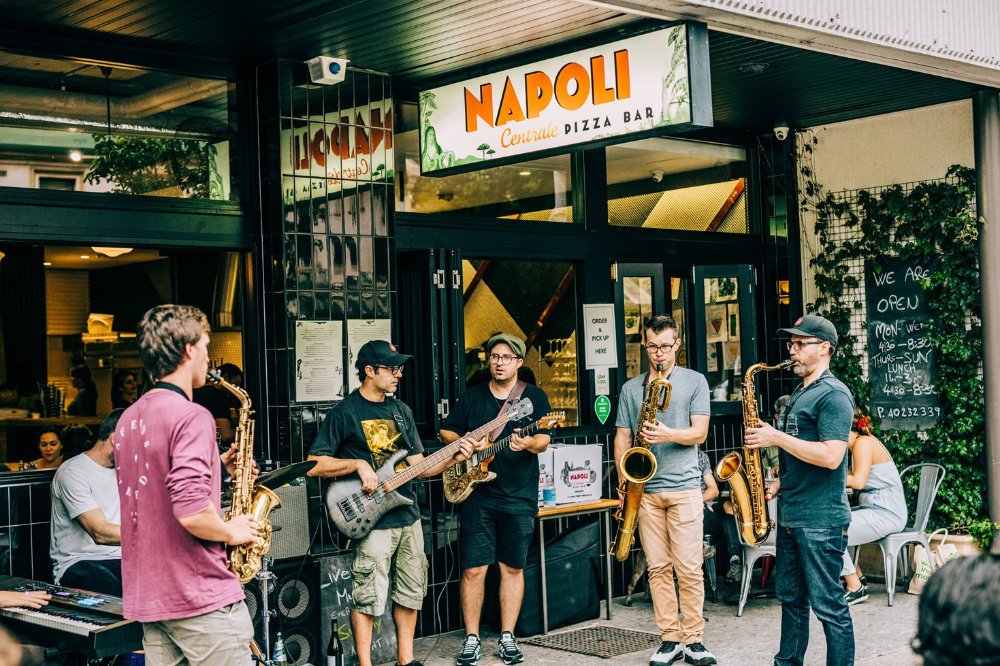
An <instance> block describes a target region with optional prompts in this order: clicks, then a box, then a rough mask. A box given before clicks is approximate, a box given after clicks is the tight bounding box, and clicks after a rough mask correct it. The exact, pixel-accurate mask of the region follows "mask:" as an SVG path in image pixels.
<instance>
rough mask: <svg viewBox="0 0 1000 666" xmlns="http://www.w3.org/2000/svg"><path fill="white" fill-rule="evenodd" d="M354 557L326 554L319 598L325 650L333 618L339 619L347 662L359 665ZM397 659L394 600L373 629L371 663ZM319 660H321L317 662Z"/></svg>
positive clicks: (322, 565)
mask: <svg viewBox="0 0 1000 666" xmlns="http://www.w3.org/2000/svg"><path fill="white" fill-rule="evenodd" d="M352 560H353V556H352V555H351V554H350V553H348V554H346V555H338V556H336V557H324V558H323V559H322V560H321V568H320V598H321V599H322V601H323V619H322V622H323V651H324V653H325V652H326V645H327V643H328V642H329V641H330V619H331V618H334V619H336V625H337V635H338V636H339V637H340V644H341V645H342V646H343V647H344V663H345V664H348V665H350V664H357V663H358V656H357V654H356V653H355V651H354V634H353V632H352V631H351V589H352V588H353V586H354V578H353V577H352V576H351V561H352ZM385 662H391V663H395V662H396V625H395V624H394V623H393V621H392V600H391V599H390V601H389V603H388V608H387V609H386V612H385V614H383V615H382V616H381V617H377V618H375V626H374V628H373V630H372V663H375V664H381V663H385ZM317 663H319V662H317Z"/></svg>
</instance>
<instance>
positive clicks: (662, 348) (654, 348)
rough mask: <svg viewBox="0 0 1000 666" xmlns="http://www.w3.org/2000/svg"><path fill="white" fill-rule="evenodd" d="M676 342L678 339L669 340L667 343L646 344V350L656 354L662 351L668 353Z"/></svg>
mask: <svg viewBox="0 0 1000 666" xmlns="http://www.w3.org/2000/svg"><path fill="white" fill-rule="evenodd" d="M676 344H677V341H676V340H674V341H673V342H668V343H667V344H665V345H646V351H648V352H649V353H650V354H655V353H657V352H662V353H664V354H666V353H667V352H668V351H670V350H671V349H673V348H674V345H676Z"/></svg>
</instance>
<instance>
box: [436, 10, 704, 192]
mask: <svg viewBox="0 0 1000 666" xmlns="http://www.w3.org/2000/svg"><path fill="white" fill-rule="evenodd" d="M419 102H420V107H419V114H420V169H421V171H422V172H423V173H425V174H428V173H438V174H444V173H455V172H459V171H468V170H471V169H475V168H483V167H488V166H494V165H497V164H501V163H510V162H513V161H517V160H515V159H513V158H516V157H519V156H524V155H528V154H532V153H539V152H549V153H552V152H559V151H561V150H564V149H566V148H567V147H570V146H577V145H581V144H586V143H593V142H602V143H614V142H620V141H626V140H631V139H633V138H635V136H636V135H637V134H641V133H647V134H652V133H654V132H655V133H656V135H657V136H662V135H663V134H664V133H670V132H677V131H680V130H683V129H688V128H690V127H695V126H697V127H710V126H711V125H712V99H711V83H710V75H709V61H708V31H707V29H706V28H705V26H704V25H702V24H698V23H682V24H677V25H673V26H670V27H667V28H662V29H659V30H654V31H651V32H647V33H645V34H641V35H637V36H635V37H630V38H628V39H623V40H621V41H618V42H612V43H611V44H604V45H600V46H594V47H591V48H588V49H583V50H581V51H576V52H574V53H570V54H567V55H564V56H559V57H556V58H549V59H548V60H543V61H541V62H536V63H532V64H530V65H524V66H522V67H512V68H509V69H503V70H500V71H498V72H495V73H493V74H488V75H484V76H478V77H476V78H473V79H468V80H465V81H461V82H459V83H453V84H451V85H447V86H442V87H440V88H434V89H433V90H425V91H423V92H421V93H420V97H419Z"/></svg>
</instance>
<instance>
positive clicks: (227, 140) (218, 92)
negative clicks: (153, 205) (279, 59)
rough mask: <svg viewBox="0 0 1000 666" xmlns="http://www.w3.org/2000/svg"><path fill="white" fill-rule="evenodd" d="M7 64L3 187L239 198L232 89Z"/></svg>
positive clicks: (0, 100) (1, 84)
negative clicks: (236, 187)
mask: <svg viewBox="0 0 1000 666" xmlns="http://www.w3.org/2000/svg"><path fill="white" fill-rule="evenodd" d="M0 58H2V59H4V67H3V68H2V73H0V187H17V188H29V189H56V190H67V191H78V192H80V191H82V192H108V193H114V194H132V195H145V196H158V197H179V198H190V199H215V200H236V199H237V198H238V197H237V194H238V193H237V192H236V191H235V189H234V183H235V175H236V173H235V171H236V169H235V162H234V160H235V153H236V151H235V150H232V144H233V142H234V141H235V138H236V127H235V117H236V115H235V108H234V103H233V100H234V97H235V95H234V91H235V86H234V85H233V84H231V83H228V82H226V81H218V80H209V79H196V78H192V77H181V76H174V75H170V74H163V73H160V72H149V71H142V70H136V69H118V68H102V67H98V66H96V65H88V64H84V63H80V62H75V61H70V60H54V59H48V58H37V57H33V58H19V57H17V56H14V55H11V54H7V53H2V52H0Z"/></svg>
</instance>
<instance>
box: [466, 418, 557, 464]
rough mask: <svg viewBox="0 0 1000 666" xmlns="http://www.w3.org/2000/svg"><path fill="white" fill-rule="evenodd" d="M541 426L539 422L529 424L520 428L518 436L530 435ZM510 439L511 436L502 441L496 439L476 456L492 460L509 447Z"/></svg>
mask: <svg viewBox="0 0 1000 666" xmlns="http://www.w3.org/2000/svg"><path fill="white" fill-rule="evenodd" d="M541 424H542V422H541V421H535V422H534V423H531V424H529V425H526V426H524V427H523V428H521V432H520V433H518V434H519V435H520V436H521V437H524V436H525V435H530V434H531V433H533V432H535V431H536V430H538V426H540V425H541ZM512 438H513V435H507V436H506V437H504V438H503V439H498V440H497V441H495V442H493V443H492V444H491V445H489V446H488V447H486V448H485V449H483V450H482V451H480V452H479V454H478V455H479V459H480V460H486V459H487V458H492V457H493V456H495V455H496V454H498V453H500V452H501V451H503V450H504V449H506V448H507V447H508V446H510V441H511V439H512Z"/></svg>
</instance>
